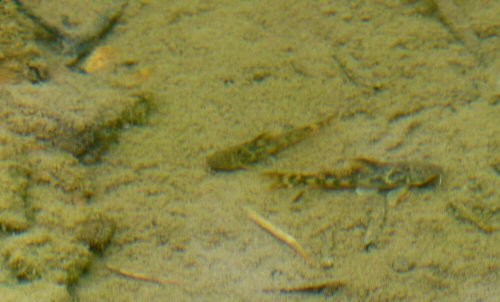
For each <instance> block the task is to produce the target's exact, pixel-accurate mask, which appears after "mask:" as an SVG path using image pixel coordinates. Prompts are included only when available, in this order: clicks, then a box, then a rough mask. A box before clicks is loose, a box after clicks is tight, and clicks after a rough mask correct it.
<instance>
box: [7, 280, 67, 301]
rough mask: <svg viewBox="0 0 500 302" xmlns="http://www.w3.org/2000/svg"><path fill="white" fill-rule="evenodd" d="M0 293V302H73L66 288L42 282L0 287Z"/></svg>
mask: <svg viewBox="0 0 500 302" xmlns="http://www.w3.org/2000/svg"><path fill="white" fill-rule="evenodd" d="M0 293H2V298H1V299H2V302H33V301H36V302H69V301H74V299H72V297H71V295H70V293H69V292H68V289H67V288H66V286H64V285H59V284H54V283H49V282H44V281H38V282H32V283H27V284H7V285H0Z"/></svg>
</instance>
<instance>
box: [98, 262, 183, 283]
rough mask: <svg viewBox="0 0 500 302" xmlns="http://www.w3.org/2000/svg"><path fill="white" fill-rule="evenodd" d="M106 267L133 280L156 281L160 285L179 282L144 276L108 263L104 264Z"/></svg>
mask: <svg viewBox="0 0 500 302" xmlns="http://www.w3.org/2000/svg"><path fill="white" fill-rule="evenodd" d="M106 268H107V269H108V270H110V271H111V272H113V273H115V274H118V275H120V276H122V277H125V278H129V279H133V280H138V281H144V282H150V283H156V284H160V285H165V284H179V283H180V282H179V281H177V280H172V279H161V278H156V277H149V276H146V275H143V274H140V273H136V272H130V271H126V270H124V269H121V268H117V267H114V266H111V265H109V264H106Z"/></svg>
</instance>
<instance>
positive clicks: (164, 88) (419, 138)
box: [23, 0, 500, 302]
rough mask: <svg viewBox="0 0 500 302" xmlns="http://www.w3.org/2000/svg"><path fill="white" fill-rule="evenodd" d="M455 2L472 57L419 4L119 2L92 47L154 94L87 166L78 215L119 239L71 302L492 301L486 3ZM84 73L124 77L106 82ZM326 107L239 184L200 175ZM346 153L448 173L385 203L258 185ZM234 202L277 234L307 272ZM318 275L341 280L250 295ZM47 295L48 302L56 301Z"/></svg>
mask: <svg viewBox="0 0 500 302" xmlns="http://www.w3.org/2000/svg"><path fill="white" fill-rule="evenodd" d="M456 2H457V3H459V4H460V6H459V9H460V10H461V11H463V12H464V14H465V15H466V17H467V20H469V21H470V22H468V23H467V26H465V27H466V29H465V30H469V31H472V32H473V33H474V35H476V36H477V37H478V39H479V42H480V44H479V45H471V43H470V41H469V40H467V39H465V38H464V35H463V34H461V33H460V32H458V33H457V32H456V27H454V26H449V25H447V24H445V23H446V22H443V20H442V19H443V18H441V17H440V16H441V15H440V13H439V12H438V10H437V8H436V6H435V5H433V4H432V1H391V0H383V1H281V0H280V1H259V0H255V1H181V0H179V1H162V0H147V1H146V0H143V1H132V2H131V3H130V4H129V6H128V7H127V9H126V11H125V15H124V17H123V18H122V20H121V21H120V23H119V24H118V25H117V26H116V27H115V28H114V29H113V31H112V33H111V34H109V35H108V36H107V37H106V39H105V40H104V41H103V42H102V43H101V46H106V47H109V48H110V49H113V56H116V57H118V58H119V59H116V57H113V58H110V59H109V60H111V61H112V62H115V61H127V60H128V61H131V62H132V61H133V62H134V64H135V65H137V66H138V67H137V66H135V68H138V70H144V71H145V72H144V75H145V76H144V77H145V78H147V79H146V80H145V81H144V82H142V81H141V84H140V86H139V87H136V89H138V90H139V89H140V90H141V91H146V92H148V93H150V94H151V95H152V100H153V110H152V111H151V113H150V114H149V116H148V118H147V121H146V123H145V124H143V125H141V126H132V127H128V128H127V129H125V130H123V131H122V132H121V134H120V137H119V140H118V142H117V143H116V144H114V145H113V146H111V148H110V149H109V150H108V151H107V153H105V154H104V156H103V157H102V160H101V162H100V163H99V164H97V165H92V166H89V167H87V169H89V170H91V173H90V174H91V175H92V176H91V178H90V179H91V181H92V182H93V185H94V187H95V193H94V195H93V197H92V200H91V202H92V204H93V206H94V207H96V208H98V209H99V210H101V211H103V212H105V213H106V214H107V215H108V216H109V217H111V218H112V219H113V220H114V221H115V222H116V232H115V234H114V236H113V238H112V240H111V243H110V244H109V246H108V247H107V248H106V249H105V250H104V251H102V252H101V253H98V254H95V255H94V256H93V258H92V262H91V264H90V266H89V267H88V269H87V270H86V272H85V273H84V274H83V275H82V276H81V277H80V279H79V280H78V282H77V283H75V284H73V285H71V286H69V287H67V288H65V289H66V290H67V293H68V297H71V298H72V299H77V300H78V301H82V302H83V301H214V302H215V301H470V302H472V301H485V302H486V301H487V302H494V301H498V300H496V299H498V297H499V296H500V273H499V272H500V231H499V227H500V189H499V188H500V155H499V154H500V107H499V104H500V101H499V96H500V77H499V74H500V73H499V71H500V68H499V67H500V60H499V56H498V53H500V51H499V49H498V45H500V41H499V33H500V24H499V23H498V17H496V16H498V15H500V5H499V4H498V2H496V1H487V0H481V1H456ZM452 25H453V24H452ZM465 36H466V35H465ZM146 75H147V76H146ZM96 76H99V77H102V78H103V79H111V80H112V81H115V82H116V81H120V79H121V78H120V77H121V75H120V73H117V70H114V69H113V68H110V69H103V70H102V71H96ZM122 80H123V81H129V80H130V78H128V77H125V76H123V79H122ZM123 89H124V90H126V89H128V88H126V87H125V88H123ZM336 112H341V113H342V116H343V117H342V118H339V119H337V120H334V121H333V122H332V123H331V124H330V125H329V126H327V127H325V128H323V129H321V131H319V132H318V133H316V134H315V135H314V136H311V137H310V138H308V139H307V140H305V141H304V142H303V143H301V144H298V145H296V146H293V147H291V148H289V149H287V150H285V151H283V152H281V153H279V154H278V155H277V156H276V157H274V158H270V159H269V160H267V161H264V162H263V163H261V164H258V165H256V166H254V168H255V169H247V170H243V171H237V172H232V173H216V172H213V171H210V170H209V169H208V167H207V165H206V157H207V155H209V154H211V153H212V152H214V151H218V150H222V149H224V148H227V147H230V146H233V145H236V144H239V143H242V142H245V141H247V140H250V139H252V138H254V137H255V136H257V135H259V134H261V133H263V132H266V131H276V132H280V131H283V130H289V129H291V128H292V127H294V126H302V125H307V124H311V123H314V122H317V121H319V120H321V119H323V118H325V117H327V116H329V115H331V114H333V113H336ZM355 157H368V158H374V159H377V160H382V161H394V160H405V161H410V162H411V161H428V162H432V163H436V164H439V165H440V166H442V167H443V169H444V171H445V173H444V175H443V177H442V182H441V184H440V185H438V186H435V187H430V188H419V189H411V190H410V191H409V194H406V195H405V196H404V197H402V198H400V199H401V200H399V202H398V203H397V204H396V203H395V202H394V200H392V201H391V198H392V197H393V196H392V195H391V194H389V195H384V194H380V193H376V192H355V191H350V190H344V191H335V190H331V191H322V190H309V191H307V192H305V194H304V195H303V196H302V198H300V199H299V200H294V197H295V195H296V194H297V193H298V191H297V190H293V189H271V188H270V181H269V180H268V179H266V178H265V177H262V176H261V175H260V173H259V171H260V170H266V171H268V170H270V171H296V172H299V173H305V172H314V171H320V170H332V171H334V170H335V169H337V168H339V166H341V163H342V161H343V160H345V159H349V158H355ZM392 199H394V198H392ZM245 207H247V208H251V209H253V210H254V211H256V212H257V213H259V214H260V215H262V216H263V217H265V218H266V219H268V220H269V221H271V222H272V223H273V224H275V225H276V226H279V227H280V228H281V229H283V230H284V231H286V232H288V233H290V234H291V235H293V236H294V237H295V238H296V239H297V241H298V242H300V244H302V246H303V247H304V249H305V251H306V252H307V253H308V255H310V257H311V259H312V261H311V262H313V263H314V265H312V264H311V263H308V262H306V261H304V259H303V258H302V257H301V256H300V255H298V254H297V253H295V252H294V251H293V249H291V248H290V247H288V246H287V245H285V244H283V243H282V242H280V241H278V240H276V239H275V238H273V237H272V236H271V235H270V234H269V233H267V232H265V231H264V230H263V229H261V228H259V227H258V226H257V225H256V224H254V223H253V222H252V220H251V219H249V217H248V215H247V213H246V212H245V210H244V209H245ZM457 208H458V210H457ZM107 265H111V266H113V267H115V268H120V269H122V270H126V271H128V272H132V273H133V274H142V275H146V276H149V277H151V278H157V279H168V280H174V281H175V282H174V284H163V285H159V284H155V283H152V282H147V281H140V280H134V279H130V278H125V277H123V276H120V275H119V274H116V273H113V272H111V271H110V270H109V269H108V268H107V267H106V266H107ZM325 280H340V281H342V283H343V284H344V285H343V286H342V287H341V288H339V289H337V290H335V291H333V292H332V291H328V290H325V291H322V292H314V293H311V292H308V293H279V292H264V289H269V288H275V289H279V288H289V287H293V286H299V285H302V284H310V283H317V282H321V281H325ZM37 286H39V285H37V283H36V282H35V283H33V284H32V285H30V283H28V284H24V285H23V288H25V289H26V290H28V289H29V288H33V289H34V290H36V287H37ZM49 288H50V287H49ZM61 290H62V289H61V288H60V287H59V286H56V287H54V292H53V293H50V292H49V293H46V295H47V301H49V300H50V299H55V298H54V297H66V296H65V295H64V294H61V293H60V291H61ZM51 295H52V296H51ZM39 298H40V297H38V298H36V299H35V298H33V299H34V300H33V301H35V300H36V301H40V300H38V299H39ZM58 299H60V300H64V299H66V298H58ZM68 299H69V298H68Z"/></svg>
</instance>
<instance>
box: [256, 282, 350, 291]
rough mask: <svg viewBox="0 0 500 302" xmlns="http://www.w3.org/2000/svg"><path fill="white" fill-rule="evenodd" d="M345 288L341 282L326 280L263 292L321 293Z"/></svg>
mask: <svg viewBox="0 0 500 302" xmlns="http://www.w3.org/2000/svg"><path fill="white" fill-rule="evenodd" d="M342 286H344V282H343V281H339V280H326V281H320V282H315V283H306V284H299V285H295V286H290V287H277V288H267V289H264V290H263V291H264V292H266V293H273V292H277V293H282V294H287V293H320V292H322V291H324V290H329V291H335V290H337V289H339V288H340V287H342Z"/></svg>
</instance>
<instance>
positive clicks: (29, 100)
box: [0, 73, 148, 156]
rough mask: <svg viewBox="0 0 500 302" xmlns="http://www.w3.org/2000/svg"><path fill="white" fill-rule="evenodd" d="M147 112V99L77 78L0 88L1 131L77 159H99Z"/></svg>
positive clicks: (63, 78) (77, 76)
mask: <svg viewBox="0 0 500 302" xmlns="http://www.w3.org/2000/svg"><path fill="white" fill-rule="evenodd" d="M147 110H148V100H147V98H146V97H144V96H142V95H124V94H123V92H122V91H120V90H117V89H114V88H110V87H107V86H102V85H100V84H98V83H97V82H96V81H95V80H94V79H92V78H90V77H87V76H85V75H80V74H76V73H75V74H67V75H66V76H65V77H61V78H59V79H57V80H53V81H50V82H48V83H43V84H40V85H31V84H19V85H5V86H3V87H0V126H1V125H4V126H5V127H6V128H7V129H9V130H11V131H12V132H15V133H18V134H22V135H32V136H35V137H36V138H37V139H38V140H40V141H45V142H48V143H49V144H50V145H52V146H55V147H56V148H58V149H60V150H63V151H67V152H70V153H71V154H73V155H74V156H82V155H84V154H85V153H93V154H94V153H95V154H100V152H102V150H103V149H105V147H106V146H107V145H108V144H109V143H110V142H111V141H112V140H113V139H114V138H115V136H116V134H117V130H119V129H120V128H121V127H123V126H126V125H128V124H134V123H138V122H140V121H141V120H142V119H143V118H144V117H145V115H146V113H147Z"/></svg>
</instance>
